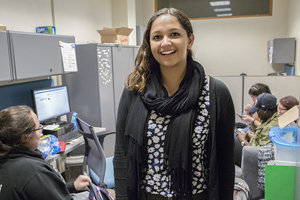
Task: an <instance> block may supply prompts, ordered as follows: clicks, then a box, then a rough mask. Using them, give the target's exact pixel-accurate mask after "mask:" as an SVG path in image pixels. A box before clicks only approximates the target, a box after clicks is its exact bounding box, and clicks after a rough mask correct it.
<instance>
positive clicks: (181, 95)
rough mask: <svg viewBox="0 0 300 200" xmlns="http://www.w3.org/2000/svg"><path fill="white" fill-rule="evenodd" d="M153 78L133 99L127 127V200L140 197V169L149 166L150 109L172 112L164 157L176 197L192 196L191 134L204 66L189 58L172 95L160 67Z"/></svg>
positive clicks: (169, 113)
mask: <svg viewBox="0 0 300 200" xmlns="http://www.w3.org/2000/svg"><path fill="white" fill-rule="evenodd" d="M151 69H152V73H151V78H150V80H149V81H148V83H147V85H146V87H145V89H144V90H143V91H142V92H141V93H140V95H139V96H137V97H136V98H133V100H132V102H131V105H130V109H129V112H128V117H127V124H126V130H125V137H126V142H127V146H126V153H127V193H128V199H131V200H135V199H139V196H140V187H141V186H140V181H141V169H142V168H145V167H146V166H147V135H146V133H147V130H148V117H149V115H150V111H151V110H155V111H157V112H159V113H161V114H162V115H163V116H165V115H172V118H171V122H170V124H169V126H168V129H167V132H166V137H165V146H164V151H165V156H166V160H167V165H168V174H169V175H171V182H170V185H171V191H173V192H174V199H179V198H180V199H190V196H191V188H192V134H193V130H194V126H195V121H196V115H197V110H198V101H199V97H200V95H201V91H202V89H203V86H204V80H205V72H204V69H203V67H202V66H201V65H200V64H199V63H197V62H195V61H193V59H192V58H191V57H188V58H187V71H186V74H185V77H184V78H183V80H182V82H181V84H180V87H179V90H178V91H177V92H176V93H175V94H173V95H172V96H168V92H167V90H166V89H165V87H164V86H163V84H162V82H161V75H160V69H159V66H158V65H157V66H151Z"/></svg>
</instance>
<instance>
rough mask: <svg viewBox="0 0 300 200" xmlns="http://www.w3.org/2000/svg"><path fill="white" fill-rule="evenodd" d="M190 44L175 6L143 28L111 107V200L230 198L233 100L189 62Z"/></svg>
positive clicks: (190, 33)
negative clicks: (131, 66) (129, 68)
mask: <svg viewBox="0 0 300 200" xmlns="http://www.w3.org/2000/svg"><path fill="white" fill-rule="evenodd" d="M193 42H194V34H193V29H192V25H191V22H190V21H189V19H188V17H187V16H186V15H185V14H184V13H182V12H181V11H179V10H177V9H175V8H164V9H161V10H159V11H158V12H156V13H155V14H154V15H153V16H152V17H151V19H150V20H149V22H148V25H147V28H146V31H145V34H144V38H143V43H142V45H141V47H140V49H139V52H138V54H137V57H136V61H135V68H134V71H133V72H132V73H131V74H130V75H129V76H128V80H127V84H126V88H125V89H124V91H123V94H122V96H121V99H120V104H119V108H118V117H117V127H116V143H115V154H114V174H115V192H116V200H125V199H126V200H127V199H128V200H144V199H147V200H152V199H153V200H154V199H174V200H179V199H180V200H184V199H185V200H194V199H197V200H204V199H205V200H207V199H210V200H217V199H232V198H233V186H234V175H235V169H234V143H233V142H234V139H233V136H234V135H233V134H232V133H233V131H234V124H235V112H234V105H233V101H232V98H231V95H230V92H229V90H228V88H227V87H226V86H225V84H223V83H222V82H221V81H219V80H217V79H215V78H213V77H210V76H208V75H206V74H205V71H204V68H203V67H202V65H201V64H199V63H198V62H196V61H194V60H193V58H192V51H191V48H192V46H193Z"/></svg>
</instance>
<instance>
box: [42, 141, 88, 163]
mask: <svg viewBox="0 0 300 200" xmlns="http://www.w3.org/2000/svg"><path fill="white" fill-rule="evenodd" d="M82 145H84V139H83V136H80V137H79V138H77V139H75V140H74V142H72V144H67V145H66V149H65V151H64V152H62V153H59V154H55V155H51V156H47V158H46V159H45V161H46V162H48V163H51V162H53V161H55V160H57V159H59V158H60V157H62V156H64V155H66V154H68V153H70V152H71V151H73V150H75V149H76V148H78V147H80V146H82Z"/></svg>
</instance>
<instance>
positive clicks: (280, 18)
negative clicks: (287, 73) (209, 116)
mask: <svg viewBox="0 0 300 200" xmlns="http://www.w3.org/2000/svg"><path fill="white" fill-rule="evenodd" d="M287 11H288V0H274V1H273V16H268V17H247V18H224V19H210V20H194V21H192V24H193V27H194V33H195V43H194V51H195V55H196V56H195V57H196V59H197V60H198V61H199V62H201V63H202V64H203V66H204V67H205V69H206V72H207V73H208V74H211V75H239V74H241V73H246V74H248V75H267V74H268V73H271V72H274V70H276V71H277V70H281V69H280V67H281V68H282V66H283V65H279V66H278V65H273V66H272V65H271V64H270V63H268V62H267V41H268V40H270V39H273V38H280V37H286V36H287V23H286V22H287ZM282 70H283V69H282Z"/></svg>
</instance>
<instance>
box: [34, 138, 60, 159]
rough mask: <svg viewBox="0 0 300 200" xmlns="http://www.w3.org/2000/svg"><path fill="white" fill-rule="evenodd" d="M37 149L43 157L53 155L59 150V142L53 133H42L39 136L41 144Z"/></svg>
mask: <svg viewBox="0 0 300 200" xmlns="http://www.w3.org/2000/svg"><path fill="white" fill-rule="evenodd" d="M38 149H39V150H40V151H41V152H42V153H43V157H44V159H45V158H47V156H49V155H54V154H57V153H58V152H60V151H61V148H60V145H59V142H58V140H57V138H56V137H55V136H54V135H44V136H43V137H41V144H40V146H39V147H38Z"/></svg>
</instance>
